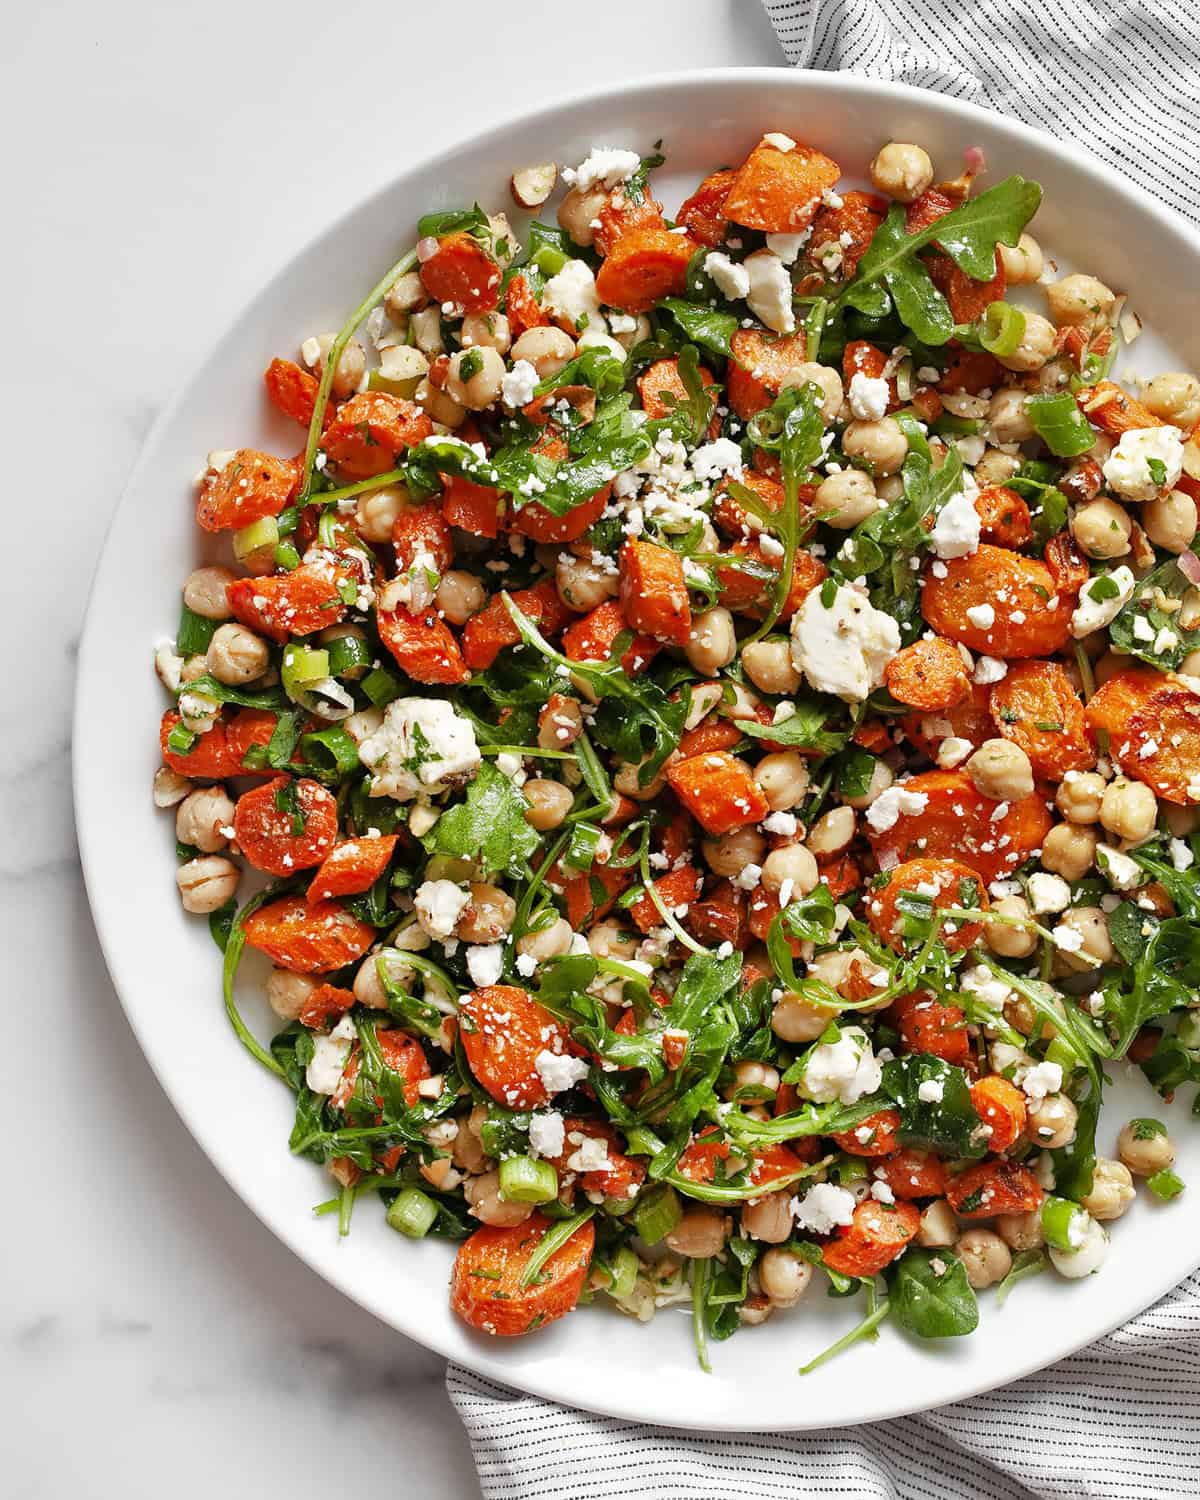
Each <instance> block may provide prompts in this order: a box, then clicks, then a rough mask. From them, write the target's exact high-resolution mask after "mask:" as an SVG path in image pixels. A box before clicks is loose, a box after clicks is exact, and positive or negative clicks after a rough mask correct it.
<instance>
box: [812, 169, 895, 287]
mask: <svg viewBox="0 0 1200 1500" xmlns="http://www.w3.org/2000/svg"><path fill="white" fill-rule="evenodd" d="M841 198H842V206H841V207H840V208H834V207H833V206H832V205H827V206H825V207H823V208H822V209H821V210H820V212H819V213H818V214H817V216H816V218H815V219H814V220H813V227H812V234H810V235H809V237H808V242H809V244H810V245H812V246H813V247H814V248H819V247H820V246H821V245H828V244H836V245H837V246H838V248H839V249H840V250H841V252H842V270H843V272H844V273H845V275H846V276H848V277H849V276H853V275H854V273H855V271H856V270H857V269H858V263H859V261H860V260H861V259H862V258H863V256H864V255H865V254H866V253H867V248H868V246H869V245H870V243H871V241H872V240H873V239H874V238H875V231H876V230H877V229H878V228H879V226H880V224H882V223H883V216H884V214H885V213H886V212H887V203H886V202H885V200H884V199H882V198H880V197H878V196H877V195H876V194H875V193H861V192H858V191H857V190H856V191H852V192H849V193H843V194H842V195H841Z"/></svg>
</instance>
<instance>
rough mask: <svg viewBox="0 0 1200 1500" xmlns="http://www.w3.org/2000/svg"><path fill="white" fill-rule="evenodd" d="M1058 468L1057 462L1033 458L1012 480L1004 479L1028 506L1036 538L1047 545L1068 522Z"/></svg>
mask: <svg viewBox="0 0 1200 1500" xmlns="http://www.w3.org/2000/svg"><path fill="white" fill-rule="evenodd" d="M1057 481H1058V468H1057V466H1056V465H1054V464H1048V463H1044V462H1042V461H1041V460H1040V459H1030V460H1029V461H1027V462H1026V463H1023V464H1022V465H1021V467H1020V468H1019V469H1018V470H1017V472H1016V473H1015V474H1014V475H1013V476H1012V478H1011V479H1008V480H1006V481H1005V483H1006V485H1007V487H1008V488H1009V489H1010V490H1014V491H1015V492H1016V493H1017V494H1018V495H1020V497H1021V499H1022V500H1024V501H1025V502H1026V504H1027V505H1028V506H1029V514H1030V517H1031V519H1032V521H1033V540H1034V542H1035V543H1036V544H1037V546H1038V547H1044V546H1045V545H1046V543H1047V542H1048V541H1049V540H1050V538H1051V537H1052V536H1055V535H1057V533H1058V532H1060V531H1061V530H1062V529H1063V527H1064V526H1065V525H1066V524H1067V497H1066V495H1064V494H1063V492H1062V490H1060V489H1059V488H1058V483H1057Z"/></svg>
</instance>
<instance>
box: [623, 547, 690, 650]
mask: <svg viewBox="0 0 1200 1500" xmlns="http://www.w3.org/2000/svg"><path fill="white" fill-rule="evenodd" d="M620 570H621V595H620V598H621V609H622V611H623V613H624V615H625V619H626V621H627V623H628V624H629V626H630V628H631V629H633V630H638V631H641V632H642V633H643V634H645V635H651V636H653V637H654V638H655V640H659V641H665V642H666V643H667V644H668V645H670V646H686V645H687V642H688V635H689V633H690V631H691V628H692V608H691V603H690V601H689V598H688V587H687V583H686V582H685V580H684V576H683V559H682V558H681V557H680V556H679V554H678V552H672V551H671V549H670V548H669V547H659V546H657V545H656V544H655V543H654V542H643V541H639V540H638V538H636V537H628V538H627V539H626V541H625V542H624V544H623V545H622V547H621V553H620Z"/></svg>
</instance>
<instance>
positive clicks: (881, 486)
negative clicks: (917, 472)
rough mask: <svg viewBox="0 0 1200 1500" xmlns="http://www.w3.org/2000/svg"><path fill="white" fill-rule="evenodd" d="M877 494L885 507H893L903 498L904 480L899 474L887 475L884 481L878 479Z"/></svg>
mask: <svg viewBox="0 0 1200 1500" xmlns="http://www.w3.org/2000/svg"><path fill="white" fill-rule="evenodd" d="M875 493H876V494H877V495H878V496H879V499H880V501H881V502H882V503H883V504H884V505H891V503H892V502H893V501H894V500H899V499H900V498H901V497H902V496H903V494H904V480H903V479H901V477H900V476H899V474H885V475H884V477H883V478H882V479H876V481H875Z"/></svg>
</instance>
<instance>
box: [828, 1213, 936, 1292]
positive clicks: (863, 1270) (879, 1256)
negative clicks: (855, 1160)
mask: <svg viewBox="0 0 1200 1500" xmlns="http://www.w3.org/2000/svg"><path fill="white" fill-rule="evenodd" d="M920 1226H921V1215H920V1214H919V1213H918V1212H917V1210H916V1209H915V1208H914V1207H913V1206H912V1204H911V1203H878V1202H876V1201H875V1199H874V1198H868V1199H867V1200H866V1201H865V1202H864V1203H860V1204H859V1205H858V1207H857V1208H856V1209H855V1210H854V1218H853V1220H852V1221H851V1222H850V1223H849V1224H846V1225H843V1226H842V1227H841V1228H840V1229H839V1230H838V1232H837V1238H836V1239H835V1240H833V1242H832V1243H831V1244H828V1245H826V1246H825V1249H824V1251H823V1252H822V1253H823V1255H824V1258H825V1264H826V1265H827V1266H828V1267H829V1269H830V1270H831V1271H840V1272H841V1274H842V1275H843V1276H878V1274H879V1273H880V1271H882V1270H883V1268H884V1266H889V1265H891V1263H892V1261H894V1260H895V1259H896V1257H897V1256H898V1255H899V1254H900V1252H901V1251H902V1250H903V1249H904V1247H905V1246H906V1245H907V1244H908V1243H909V1241H910V1240H912V1239H913V1238H914V1237H915V1236H916V1233H917V1230H918V1229H919V1228H920Z"/></svg>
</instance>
